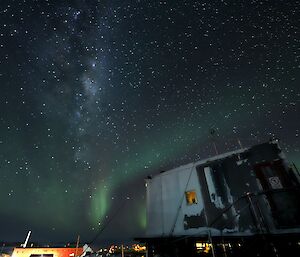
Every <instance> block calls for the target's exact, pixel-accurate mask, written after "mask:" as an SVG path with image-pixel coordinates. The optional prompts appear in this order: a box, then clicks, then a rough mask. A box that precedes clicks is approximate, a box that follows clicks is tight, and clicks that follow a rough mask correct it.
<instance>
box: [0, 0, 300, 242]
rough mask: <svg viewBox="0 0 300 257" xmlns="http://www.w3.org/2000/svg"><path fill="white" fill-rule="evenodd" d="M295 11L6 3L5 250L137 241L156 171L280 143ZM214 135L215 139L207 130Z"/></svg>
mask: <svg viewBox="0 0 300 257" xmlns="http://www.w3.org/2000/svg"><path fill="white" fill-rule="evenodd" d="M299 11H300V1H298V0H294V1H286V0H282V1H279V0H270V1H258V0H257V1H256V0H241V1H229V0H219V1H216V0H209V1H193V0H178V1H175V0H172V1H171V0H170V1H156V0H151V1H146V0H135V1H130V0H128V1H125V0H111V1H108V0H98V1H97V0H93V1H92V0H72V1H71V0H68V1H67V0H65V1H54V0H53V1H52V0H43V1H42V0H15V1H14V0H10V1H8V0H1V2H0V21H1V22H0V89H1V93H0V204H1V205H0V206H1V207H0V240H4V241H8V240H18V241H23V240H24V239H25V237H26V234H27V231H28V230H32V237H31V241H49V242H57V241H65V242H68V241H75V240H76V238H77V235H78V234H80V235H81V238H82V240H83V241H86V242H88V241H89V240H92V239H93V238H94V236H95V235H96V234H97V232H98V231H99V230H102V229H104V230H103V232H102V233H101V235H100V236H99V237H98V238H97V240H98V241H101V240H102V241H105V240H106V241H111V242H113V241H115V240H128V239H130V238H132V237H135V236H139V235H141V234H142V233H143V231H144V228H145V226H146V216H145V215H146V211H145V185H144V178H145V177H146V176H147V175H151V174H156V173H158V172H159V171H161V170H166V169H169V168H172V167H176V166H177V165H181V164H185V163H188V162H191V161H194V160H199V159H202V158H207V157H209V156H213V155H214V154H215V151H214V148H213V144H212V143H213V142H215V144H216V146H217V148H218V152H219V153H222V152H225V151H229V150H235V149H237V148H239V144H238V143H237V141H238V139H239V140H240V141H241V143H242V144H243V146H245V147H247V146H251V145H254V144H257V143H259V142H265V141H268V140H269V139H270V138H272V137H277V138H279V139H280V145H281V147H282V149H283V150H284V151H285V153H286V155H287V157H288V159H289V160H290V161H292V162H295V163H296V164H297V165H298V166H299V165H300V137H299V130H300V118H299V116H300V115H299V111H300V108H299V104H300V103H299V101H300V72H299V68H300V66H299V65H300V50H299V48H300V32H299V31H300V30H299V27H300V22H299V17H300V12H299ZM212 132H213V133H212Z"/></svg>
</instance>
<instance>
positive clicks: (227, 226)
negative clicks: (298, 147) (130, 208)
mask: <svg viewBox="0 0 300 257" xmlns="http://www.w3.org/2000/svg"><path fill="white" fill-rule="evenodd" d="M146 186H147V189H146V190H147V229H146V237H145V238H144V239H142V241H145V242H147V244H148V248H149V256H154V254H159V253H164V254H165V255H166V256H168V255H167V254H168V253H172V256H198V255H197V254H200V256H201V254H205V252H206V253H208V252H209V251H214V252H218V251H219V253H220V252H222V253H223V254H225V255H224V256H230V255H229V253H228V252H227V253H226V247H229V246H230V247H231V250H232V247H233V245H236V247H238V248H239V249H240V251H241V250H242V247H241V246H242V244H247V243H249V240H250V238H251V240H254V239H253V238H259V239H258V241H257V242H258V244H257V245H256V244H255V245H256V246H258V245H259V243H263V241H262V240H261V236H262V235H263V236H264V240H265V241H266V242H267V241H268V240H269V239H268V240H267V239H266V238H270V237H271V236H277V237H276V238H279V237H278V236H280V235H281V237H280V240H279V241H280V242H281V245H280V246H278V247H277V248H280V247H282V244H283V243H284V241H285V240H289V241H291V242H292V241H293V239H291V238H292V237H296V238H299V232H300V201H299V199H300V191H299V188H300V177H299V173H298V171H297V169H296V167H293V166H292V165H290V164H289V163H288V162H287V160H286V158H285V156H284V154H283V152H282V151H281V149H280V148H279V146H278V143H277V141H271V142H268V143H263V144H259V145H256V146H253V147H250V148H245V149H240V150H237V151H233V152H228V153H225V154H222V155H218V156H215V157H212V158H209V159H206V160H201V161H197V162H194V163H190V164H187V165H184V166H180V167H178V168H175V169H172V170H169V171H166V172H162V173H160V174H158V175H157V176H154V177H153V178H148V179H147V180H146ZM284 238H285V239H284ZM224 240H225V241H226V242H227V243H224V242H225V241H224ZM240 240H242V241H243V242H242V241H240ZM213 242H216V245H215V249H214V244H213ZM220 242H223V243H222V244H220ZM293 242H294V241H293ZM294 243H295V244H296V243H297V240H296V239H295V242H294ZM249 244H250V243H249ZM221 245H222V246H221ZM226 245H227V246H226ZM252 245H253V241H252ZM271 245H272V246H271V247H269V248H270V249H269V250H266V251H269V252H268V254H269V253H270V251H277V252H278V251H279V250H278V249H275V248H276V245H274V242H273V241H272V244H271ZM220 247H221V248H222V249H221V250H220V249H219V248H220ZM192 248H193V249H192ZM254 248H255V247H254ZM267 248H268V247H267ZM271 248H272V249H271ZM171 249H172V250H171ZM252 250H255V249H252ZM186 251H190V252H189V253H187V252H186ZM247 251H248V253H249V256H251V254H252V255H253V253H250V252H251V251H249V249H248V250H247ZM247 251H246V252H245V254H244V256H247ZM254 254H255V253H254ZM218 256H219V255H218ZM220 256H222V255H220ZM253 256H254V255H253ZM261 256H262V255H261ZM266 256H267V255H266ZM278 256H280V255H278Z"/></svg>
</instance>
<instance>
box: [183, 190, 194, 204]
mask: <svg viewBox="0 0 300 257" xmlns="http://www.w3.org/2000/svg"><path fill="white" fill-rule="evenodd" d="M185 199H186V203H187V204H188V205H192V204H196V203H197V194H196V191H195V190H192V191H187V192H185Z"/></svg>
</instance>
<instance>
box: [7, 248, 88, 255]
mask: <svg viewBox="0 0 300 257" xmlns="http://www.w3.org/2000/svg"><path fill="white" fill-rule="evenodd" d="M83 252H84V251H83V247H78V248H74V247H72V248H67V247H60V248H51V247H42V248H36V247H32V248H21V247H20V248H15V249H14V251H13V254H12V257H77V256H80V255H82V254H83Z"/></svg>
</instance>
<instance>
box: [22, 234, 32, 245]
mask: <svg viewBox="0 0 300 257" xmlns="http://www.w3.org/2000/svg"><path fill="white" fill-rule="evenodd" d="M30 235H31V231H30V230H29V231H28V234H27V237H26V239H25V242H24V244H23V248H26V246H27V243H28V240H29V237H30Z"/></svg>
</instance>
